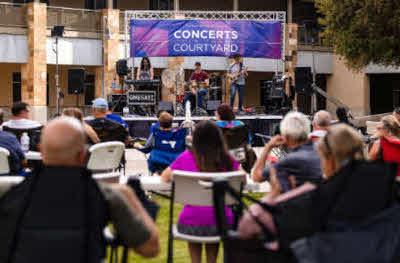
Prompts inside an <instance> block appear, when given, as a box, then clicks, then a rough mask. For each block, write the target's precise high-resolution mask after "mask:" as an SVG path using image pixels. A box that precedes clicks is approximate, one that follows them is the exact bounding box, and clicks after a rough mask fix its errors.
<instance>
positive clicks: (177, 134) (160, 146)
mask: <svg viewBox="0 0 400 263" xmlns="http://www.w3.org/2000/svg"><path fill="white" fill-rule="evenodd" d="M186 133H187V132H186V129H179V130H175V131H163V130H161V129H158V128H155V129H154V139H155V145H154V149H156V150H159V151H163V152H168V153H182V152H183V151H184V150H185V147H186Z"/></svg>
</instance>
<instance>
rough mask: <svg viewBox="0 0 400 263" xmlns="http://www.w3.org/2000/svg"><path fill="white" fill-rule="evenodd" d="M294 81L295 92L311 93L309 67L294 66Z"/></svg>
mask: <svg viewBox="0 0 400 263" xmlns="http://www.w3.org/2000/svg"><path fill="white" fill-rule="evenodd" d="M294 76H295V79H294V83H295V89H296V92H297V93H300V94H311V93H312V86H311V85H312V82H313V80H312V74H311V67H296V68H295V69H294Z"/></svg>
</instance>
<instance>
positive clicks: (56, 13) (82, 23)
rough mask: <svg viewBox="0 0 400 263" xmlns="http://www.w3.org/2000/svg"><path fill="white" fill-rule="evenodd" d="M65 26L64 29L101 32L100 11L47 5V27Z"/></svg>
mask: <svg viewBox="0 0 400 263" xmlns="http://www.w3.org/2000/svg"><path fill="white" fill-rule="evenodd" d="M55 25H60V26H65V29H66V30H71V31H84V32H101V27H102V14H101V12H100V11H96V10H88V9H75V8H60V7H50V6H49V7H47V27H48V28H52V27H53V26H55Z"/></svg>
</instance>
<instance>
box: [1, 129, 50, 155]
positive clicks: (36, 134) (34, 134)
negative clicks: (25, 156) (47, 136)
mask: <svg viewBox="0 0 400 263" xmlns="http://www.w3.org/2000/svg"><path fill="white" fill-rule="evenodd" d="M42 128H43V126H40V127H37V128H32V129H16V128H10V127H7V126H3V131H6V132H9V133H12V134H14V135H15V136H16V137H17V139H18V141H19V142H20V141H21V137H22V134H23V133H24V132H26V133H27V134H28V136H29V150H31V151H38V145H39V143H40V135H41V132H42Z"/></svg>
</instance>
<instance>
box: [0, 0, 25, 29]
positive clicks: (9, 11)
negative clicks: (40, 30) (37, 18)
mask: <svg viewBox="0 0 400 263" xmlns="http://www.w3.org/2000/svg"><path fill="white" fill-rule="evenodd" d="M27 24H28V22H27V16H26V11H25V8H24V7H23V6H22V5H21V4H12V3H5V2H0V26H7V27H24V28H26V27H27Z"/></svg>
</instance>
